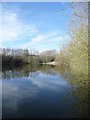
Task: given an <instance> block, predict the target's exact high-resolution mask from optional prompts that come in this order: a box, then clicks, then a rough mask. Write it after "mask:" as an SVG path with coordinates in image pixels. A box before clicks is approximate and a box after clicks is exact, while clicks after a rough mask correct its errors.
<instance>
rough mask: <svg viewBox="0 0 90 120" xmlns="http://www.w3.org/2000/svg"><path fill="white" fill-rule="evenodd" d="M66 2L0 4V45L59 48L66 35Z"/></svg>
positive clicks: (39, 48)
mask: <svg viewBox="0 0 90 120" xmlns="http://www.w3.org/2000/svg"><path fill="white" fill-rule="evenodd" d="M68 4H69V3H29V2H28V3H27V2H26V3H25V2H23V3H19V2H17V3H2V47H4V48H23V49H24V48H28V49H33V48H35V49H37V50H39V51H43V50H49V49H56V50H59V49H60V47H62V44H65V42H66V41H67V39H68V38H69V37H68V35H67V34H66V28H67V21H68V16H67V14H70V10H69V9H67V10H64V11H62V13H60V14H59V11H61V10H63V9H64V8H65V7H67V6H68Z"/></svg>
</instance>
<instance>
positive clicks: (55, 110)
mask: <svg viewBox="0 0 90 120" xmlns="http://www.w3.org/2000/svg"><path fill="white" fill-rule="evenodd" d="M2 78H3V85H2V86H3V117H4V118H7V117H21V118H22V117H66V118H67V117H86V114H87V111H86V108H85V107H87V106H86V101H84V105H81V106H80V105H79V104H80V102H81V103H82V102H83V101H82V96H81V99H80V98H78V101H77V96H76V95H75V94H76V87H74V86H72V85H71V84H70V83H69V82H68V79H66V77H65V76H62V74H60V71H58V70H56V68H55V67H54V66H33V67H31V66H23V67H22V68H14V67H13V69H10V68H8V69H6V70H5V69H4V70H3V73H2ZM79 90H80V89H77V93H78V92H80V91H79ZM75 97H76V98H75ZM7 103H8V104H7ZM77 106H80V107H81V108H80V107H78V108H76V107H77ZM82 113H84V114H83V115H84V116H83V115H82Z"/></svg>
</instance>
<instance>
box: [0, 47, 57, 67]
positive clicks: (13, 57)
mask: <svg viewBox="0 0 90 120" xmlns="http://www.w3.org/2000/svg"><path fill="white" fill-rule="evenodd" d="M56 53H57V52H56V50H47V51H43V52H41V53H39V52H38V51H37V50H31V49H30V50H29V49H10V48H6V49H5V48H1V54H2V65H3V66H6V65H16V66H20V65H22V64H30V65H32V64H42V63H47V62H52V61H54V60H55V56H56Z"/></svg>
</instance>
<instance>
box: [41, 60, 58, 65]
mask: <svg viewBox="0 0 90 120" xmlns="http://www.w3.org/2000/svg"><path fill="white" fill-rule="evenodd" d="M41 64H47V65H58V63H57V62H56V61H54V62H47V63H41Z"/></svg>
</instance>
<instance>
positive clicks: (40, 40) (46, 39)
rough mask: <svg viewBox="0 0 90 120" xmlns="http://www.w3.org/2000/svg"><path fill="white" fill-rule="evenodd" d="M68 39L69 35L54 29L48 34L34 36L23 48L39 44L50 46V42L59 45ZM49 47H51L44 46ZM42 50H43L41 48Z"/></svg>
mask: <svg viewBox="0 0 90 120" xmlns="http://www.w3.org/2000/svg"><path fill="white" fill-rule="evenodd" d="M67 39H68V36H61V35H60V32H58V31H54V32H50V33H47V34H38V35H37V36H35V37H34V38H32V39H31V40H30V41H29V42H27V43H26V44H24V45H23V46H22V48H29V46H33V47H35V48H36V47H39V46H42V45H44V46H48V45H49V44H50V45H51V44H55V45H57V46H58V45H59V44H60V43H61V42H65V41H66V40H67ZM44 49H49V48H44ZM41 51H42V50H41Z"/></svg>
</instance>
